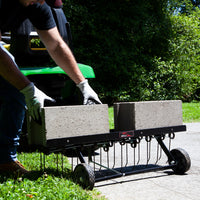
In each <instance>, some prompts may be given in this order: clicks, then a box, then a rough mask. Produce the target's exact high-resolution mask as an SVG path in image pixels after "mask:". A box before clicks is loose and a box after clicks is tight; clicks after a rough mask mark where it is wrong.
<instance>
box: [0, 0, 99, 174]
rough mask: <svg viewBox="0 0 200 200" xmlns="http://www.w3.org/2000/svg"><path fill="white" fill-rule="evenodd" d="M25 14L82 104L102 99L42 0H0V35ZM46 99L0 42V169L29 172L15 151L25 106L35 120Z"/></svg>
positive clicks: (18, 21)
mask: <svg viewBox="0 0 200 200" xmlns="http://www.w3.org/2000/svg"><path fill="white" fill-rule="evenodd" d="M26 18H29V19H30V21H31V22H32V24H33V25H34V26H35V28H36V30H37V33H38V35H39V37H40V38H41V40H42V42H43V43H44V45H45V46H46V48H47V50H48V52H49V54H50V56H51V57H52V58H53V59H54V61H55V62H56V63H57V65H59V66H60V67H61V68H62V69H63V70H64V71H65V72H66V73H67V74H68V75H69V77H70V78H71V79H72V80H73V81H74V82H75V83H76V85H77V86H78V87H79V88H80V90H81V92H82V94H83V97H84V104H87V101H88V100H89V99H92V100H94V101H96V102H98V103H101V102H100V100H99V98H98V96H97V94H96V93H95V92H94V90H93V89H92V88H91V87H90V86H89V84H88V81H87V80H85V78H84V77H83V75H82V73H81V72H80V70H79V68H78V66H77V63H76V60H75V58H74V57H73V54H72V53H71V51H70V49H69V47H68V46H67V45H66V43H65V42H64V41H63V39H62V38H61V36H60V34H59V32H58V30H57V27H56V24H55V22H54V19H53V16H52V13H51V10H50V8H49V6H48V5H47V4H46V2H45V0H0V38H1V33H3V32H5V31H12V30H14V29H15V28H17V27H18V26H19V25H20V24H21V23H22V22H23V21H24V20H25V19H26ZM46 99H47V100H50V101H53V99H52V98H50V97H48V96H47V95H46V94H44V93H43V92H42V91H40V90H39V89H38V88H36V87H35V86H34V84H33V83H31V82H30V81H29V80H28V79H27V77H25V76H24V75H23V74H22V73H21V72H20V70H19V69H18V67H17V64H16V63H15V60H14V58H13V56H12V55H11V54H10V53H9V52H8V51H7V50H6V49H5V48H4V47H3V46H2V45H1V44H0V172H2V171H3V172H5V171H8V172H13V173H17V174H19V175H23V174H25V173H27V172H28V171H27V170H26V169H25V168H24V167H23V166H22V165H21V163H20V162H19V161H18V160H17V154H16V149H17V146H18V145H19V135H20V132H21V128H22V124H23V119H24V115H25V108H27V109H28V111H29V113H30V114H31V116H32V117H33V119H35V120H38V119H39V118H40V111H41V108H42V107H43V106H44V100H46Z"/></svg>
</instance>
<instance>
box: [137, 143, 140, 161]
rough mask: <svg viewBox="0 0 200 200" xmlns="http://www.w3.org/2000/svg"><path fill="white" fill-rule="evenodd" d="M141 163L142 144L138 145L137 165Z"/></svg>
mask: <svg viewBox="0 0 200 200" xmlns="http://www.w3.org/2000/svg"><path fill="white" fill-rule="evenodd" d="M139 163H140V143H138V161H137V165H138V164H139Z"/></svg>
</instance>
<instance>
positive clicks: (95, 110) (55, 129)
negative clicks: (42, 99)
mask: <svg viewBox="0 0 200 200" xmlns="http://www.w3.org/2000/svg"><path fill="white" fill-rule="evenodd" d="M27 128H28V141H29V144H34V145H43V146H45V145H46V141H47V140H50V139H59V138H66V137H75V136H83V135H94V134H100V133H109V118H108V106H107V105H106V104H101V105H100V104H99V105H90V106H88V105H87V106H85V105H81V106H55V107H45V108H43V109H42V125H39V124H38V123H36V122H35V121H34V120H32V119H31V117H30V116H28V117H27Z"/></svg>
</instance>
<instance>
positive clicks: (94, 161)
mask: <svg viewBox="0 0 200 200" xmlns="http://www.w3.org/2000/svg"><path fill="white" fill-rule="evenodd" d="M93 160H94V162H93V163H94V171H95V162H96V160H95V155H93ZM90 161H92V156H91V160H90Z"/></svg>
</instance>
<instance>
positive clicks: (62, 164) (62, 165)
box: [61, 154, 64, 176]
mask: <svg viewBox="0 0 200 200" xmlns="http://www.w3.org/2000/svg"><path fill="white" fill-rule="evenodd" d="M61 161H62V163H61V167H62V176H63V172H64V160H63V154H61Z"/></svg>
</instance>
